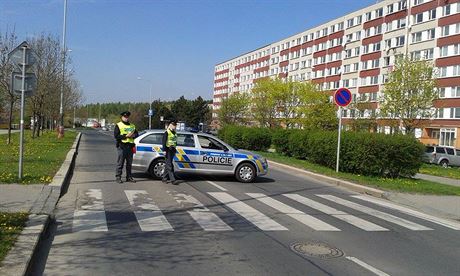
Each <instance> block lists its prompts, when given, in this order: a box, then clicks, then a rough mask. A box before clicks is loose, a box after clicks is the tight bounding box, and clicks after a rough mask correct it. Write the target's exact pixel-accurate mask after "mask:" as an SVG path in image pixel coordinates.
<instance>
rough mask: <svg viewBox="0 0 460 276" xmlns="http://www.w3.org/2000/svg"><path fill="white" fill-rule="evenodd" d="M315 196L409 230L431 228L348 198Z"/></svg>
mask: <svg viewBox="0 0 460 276" xmlns="http://www.w3.org/2000/svg"><path fill="white" fill-rule="evenodd" d="M317 196H319V197H321V198H324V199H327V200H330V201H332V202H335V203H337V204H340V205H343V206H346V207H348V208H351V209H355V210H358V211H360V212H363V213H366V214H368V215H371V216H374V217H377V218H380V219H383V220H386V221H388V222H391V223H394V224H397V225H400V226H402V227H405V228H408V229H410V230H414V231H425V230H433V229H431V228H428V227H425V226H423V225H420V224H417V223H415V222H411V221H408V220H405V219H403V218H399V217H397V216H393V215H390V214H387V213H384V212H381V211H378V210H375V209H372V208H369V207H366V206H364V205H361V204H358V203H354V202H351V201H348V200H345V199H342V198H339V197H336V196H333V195H317Z"/></svg>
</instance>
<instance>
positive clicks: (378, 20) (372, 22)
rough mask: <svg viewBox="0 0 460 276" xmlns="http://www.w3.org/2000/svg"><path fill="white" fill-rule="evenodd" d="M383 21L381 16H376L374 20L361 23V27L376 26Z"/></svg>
mask: <svg viewBox="0 0 460 276" xmlns="http://www.w3.org/2000/svg"><path fill="white" fill-rule="evenodd" d="M384 22H385V19H384V18H383V17H380V18H376V19H374V20H371V21H367V22H365V23H364V24H363V29H364V30H365V29H369V28H371V27H376V26H379V25H382V24H383V23H384Z"/></svg>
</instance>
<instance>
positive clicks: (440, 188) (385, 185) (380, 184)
mask: <svg viewBox="0 0 460 276" xmlns="http://www.w3.org/2000/svg"><path fill="white" fill-rule="evenodd" d="M257 153H258V154H261V155H262V156H265V157H266V158H267V159H269V160H273V161H275V162H278V163H283V164H286V165H290V166H293V167H297V168H301V169H305V170H308V171H311V172H315V173H319V174H323V175H327V176H331V177H336V178H340V179H344V180H349V181H351V182H354V183H357V184H361V185H366V186H372V187H375V188H379V189H382V190H387V191H397V192H406V193H417V194H434V195H458V196H460V187H453V186H449V185H444V184H438V183H435V182H431V181H426V180H416V179H410V178H399V179H391V178H382V177H372V176H362V175H355V174H351V173H342V172H339V173H336V172H335V170H333V169H330V168H327V167H323V166H320V165H317V164H313V163H310V162H308V161H306V160H299V159H296V158H293V157H287V156H283V155H281V154H278V153H271V152H257Z"/></svg>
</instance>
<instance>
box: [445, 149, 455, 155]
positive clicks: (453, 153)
mask: <svg viewBox="0 0 460 276" xmlns="http://www.w3.org/2000/svg"><path fill="white" fill-rule="evenodd" d="M446 151H447V154H449V155H455V152H454V149H451V148H446Z"/></svg>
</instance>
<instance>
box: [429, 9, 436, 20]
mask: <svg viewBox="0 0 460 276" xmlns="http://www.w3.org/2000/svg"><path fill="white" fill-rule="evenodd" d="M433 19H436V9H433V10H431V11H429V15H428V20H433Z"/></svg>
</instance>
